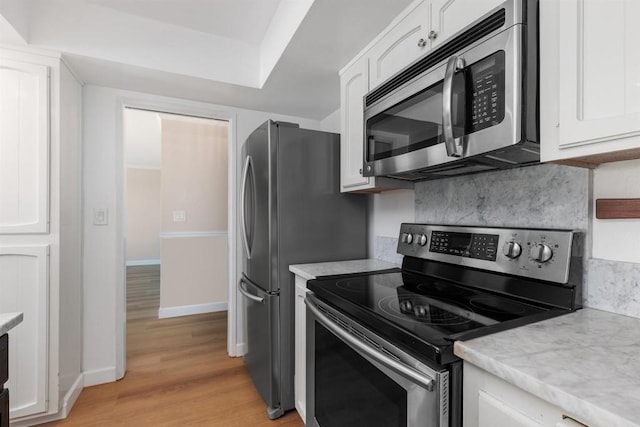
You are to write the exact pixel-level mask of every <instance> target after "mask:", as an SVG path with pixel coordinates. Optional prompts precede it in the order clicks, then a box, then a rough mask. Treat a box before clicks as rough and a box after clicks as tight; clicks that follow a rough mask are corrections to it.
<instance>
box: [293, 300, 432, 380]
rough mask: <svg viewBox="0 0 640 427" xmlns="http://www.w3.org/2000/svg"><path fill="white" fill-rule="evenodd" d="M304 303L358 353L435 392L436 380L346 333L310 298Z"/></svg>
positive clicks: (326, 326) (322, 322) (320, 320)
mask: <svg viewBox="0 0 640 427" xmlns="http://www.w3.org/2000/svg"><path fill="white" fill-rule="evenodd" d="M304 303H305V304H306V305H307V307H308V308H309V310H311V312H312V313H313V315H314V316H315V318H316V320H317V321H318V322H320V323H321V324H322V325H323V326H324V327H325V328H327V329H328V330H329V331H331V332H332V333H333V334H334V335H336V336H337V337H338V338H340V339H341V340H342V341H344V342H345V343H347V344H349V345H350V346H351V347H352V348H353V349H355V350H356V351H358V352H360V353H362V354H364V355H366V356H369V357H370V358H371V359H374V360H375V361H377V362H379V363H382V364H383V365H385V366H386V367H387V368H389V369H391V370H392V371H394V372H396V373H397V374H399V375H401V376H403V377H405V378H407V379H408V380H410V381H412V382H413V383H415V384H417V385H419V386H420V387H422V388H424V389H425V390H428V391H433V388H434V385H435V380H434V379H433V378H430V377H428V376H427V375H426V374H424V373H422V372H419V371H417V370H415V369H414V368H412V367H410V366H407V365H405V364H404V363H402V362H401V361H398V360H395V359H392V358H391V357H389V356H387V355H386V354H384V353H381V352H379V351H377V350H375V349H373V348H371V347H370V346H369V345H367V344H365V343H364V342H362V341H360V340H359V339H358V338H356V337H355V336H353V335H351V334H350V333H348V332H346V331H345V330H343V329H342V328H340V327H339V326H338V325H336V324H335V323H334V322H332V321H331V320H329V319H328V318H327V317H326V316H325V315H324V314H322V313H321V312H320V310H318V308H316V307H315V306H314V305H313V302H310V301H309V299H308V298H307V299H305V300H304Z"/></svg>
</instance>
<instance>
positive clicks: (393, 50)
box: [368, 0, 429, 90]
mask: <svg viewBox="0 0 640 427" xmlns="http://www.w3.org/2000/svg"><path fill="white" fill-rule="evenodd" d="M428 23H429V7H428V4H427V2H426V0H423V1H421V2H419V3H417V4H415V8H414V9H412V10H410V11H409V12H408V14H407V15H406V16H404V18H402V19H401V20H400V21H399V22H398V23H397V24H396V25H395V26H393V28H391V30H390V31H389V32H388V33H386V34H385V35H384V36H383V37H382V38H381V39H380V40H379V41H378V42H377V43H376V44H375V45H374V46H373V47H372V48H371V50H370V51H369V55H368V56H369V90H371V89H373V88H375V87H376V86H378V85H379V84H380V83H382V82H384V81H385V80H386V79H388V78H389V77H391V76H392V75H394V74H395V73H396V72H398V71H400V70H401V69H402V68H404V67H405V66H407V65H409V64H410V63H412V62H413V61H415V60H416V59H417V58H419V57H420V56H422V55H423V54H424V53H426V52H427V51H428V50H429V44H428V38H427V33H428V31H427V25H428Z"/></svg>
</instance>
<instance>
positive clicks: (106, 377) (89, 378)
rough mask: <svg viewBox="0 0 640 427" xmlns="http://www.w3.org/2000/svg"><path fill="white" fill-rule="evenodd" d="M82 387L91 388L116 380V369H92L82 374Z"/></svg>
mask: <svg viewBox="0 0 640 427" xmlns="http://www.w3.org/2000/svg"><path fill="white" fill-rule="evenodd" d="M83 376H84V386H85V387H91V386H92V385H98V384H105V383H112V382H114V381H115V380H116V368H115V366H110V367H108V368H102V369H94V370H93V371H86V372H84V373H83Z"/></svg>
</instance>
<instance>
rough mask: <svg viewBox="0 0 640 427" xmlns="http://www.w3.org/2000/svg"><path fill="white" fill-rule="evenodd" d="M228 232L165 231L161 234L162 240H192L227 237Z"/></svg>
mask: <svg viewBox="0 0 640 427" xmlns="http://www.w3.org/2000/svg"><path fill="white" fill-rule="evenodd" d="M228 235H229V233H227V232H226V231H165V232H162V233H160V238H161V239H191V238H196V237H227V236H228Z"/></svg>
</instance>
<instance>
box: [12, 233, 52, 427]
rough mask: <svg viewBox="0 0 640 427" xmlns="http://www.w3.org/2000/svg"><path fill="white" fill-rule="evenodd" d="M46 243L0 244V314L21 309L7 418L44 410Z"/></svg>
mask: <svg viewBox="0 0 640 427" xmlns="http://www.w3.org/2000/svg"><path fill="white" fill-rule="evenodd" d="M48 264H49V246H45V245H43V246H15V247H8V246H3V247H0V313H11V312H22V313H23V316H24V320H23V322H22V323H21V324H20V325H19V326H18V327H16V328H15V329H13V330H11V331H10V333H9V335H10V340H11V345H10V346H9V372H10V375H9V381H8V383H7V388H9V390H11V411H10V413H11V417H12V418H17V417H21V416H25V415H31V414H34V413H42V412H45V411H46V410H47V388H46V386H47V373H48V369H47V368H48V363H47V347H46V345H43V343H46V342H47V337H48V335H49V334H48V333H47V325H48V323H49V322H48V321H47V295H48V291H49V265H48Z"/></svg>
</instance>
